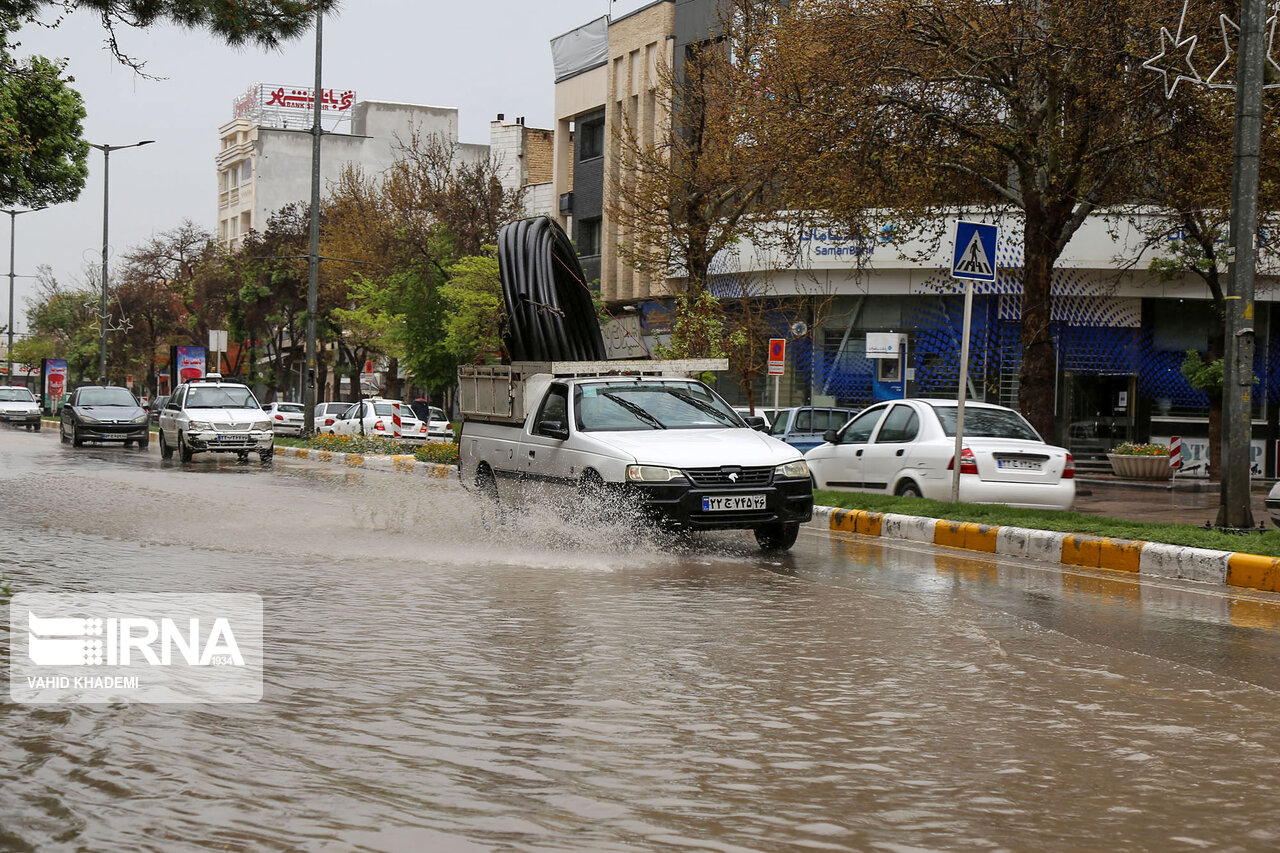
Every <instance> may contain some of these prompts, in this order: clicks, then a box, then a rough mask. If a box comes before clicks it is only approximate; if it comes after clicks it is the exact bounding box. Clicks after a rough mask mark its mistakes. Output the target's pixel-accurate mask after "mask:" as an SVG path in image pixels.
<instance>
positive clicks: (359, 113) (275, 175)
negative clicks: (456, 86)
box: [216, 83, 489, 249]
mask: <svg viewBox="0 0 1280 853" xmlns="http://www.w3.org/2000/svg"><path fill="white" fill-rule="evenodd" d="M313 103H314V102H313V101H312V98H311V90H310V89H307V88H300V87H286V86H273V85H268V84H261V83H259V84H257V85H255V86H253V87H251V88H250V89H249V91H248V92H246V93H245V95H243V96H241V97H240V98H238V99H236V102H235V113H236V115H235V117H234V118H232V119H231V120H230V121H229V122H227V123H226V124H224V125H222V127H220V128H219V129H218V136H219V139H220V145H219V151H218V155H217V157H216V167H217V175H218V215H217V219H218V232H217V233H218V242H219V243H220V244H221V245H223V246H225V247H227V248H229V249H236V248H238V247H239V245H240V243H241V242H242V241H243V239H244V237H245V235H247V234H248V233H249V231H251V230H262V229H263V228H265V227H266V224H267V221H268V220H269V219H270V217H271V215H272V214H273V213H275V212H276V211H278V210H280V209H281V208H282V207H284V206H286V205H288V204H292V203H294V202H304V203H306V202H308V201H309V200H310V198H311V149H312V138H311V133H310V128H311V125H312V122H313V121H314V119H313V112H312V109H313V107H312V104H313ZM322 103H323V110H322V116H323V117H322V129H323V131H324V135H323V137H322V142H321V156H320V180H321V192H322V193H324V192H325V188H326V187H327V186H328V185H329V184H330V183H332V182H333V181H335V180H337V179H338V177H339V175H341V174H342V171H343V170H344V169H346V168H347V167H348V166H351V165H356V166H359V167H361V168H362V169H364V170H365V171H366V172H369V173H372V174H377V173H380V172H382V171H385V170H386V169H387V168H389V167H390V166H391V165H392V163H394V162H395V160H396V158H397V153H398V151H399V150H400V147H401V146H402V145H405V144H408V142H409V140H410V138H411V137H412V136H413V135H414V134H417V135H418V136H419V137H428V136H431V135H433V134H435V135H439V136H440V137H442V138H444V139H446V140H448V141H449V142H451V143H453V144H455V145H457V151H458V156H459V157H461V158H463V159H464V160H470V161H475V160H482V159H485V158H487V157H488V156H489V146H488V145H480V144H474V143H462V142H459V141H458V110H457V109H456V108H455V107H432V106H422V105H418V104H400V103H390V102H386V101H358V100H356V98H355V93H354V92H351V91H340V90H325V91H324V92H323V102H322Z"/></svg>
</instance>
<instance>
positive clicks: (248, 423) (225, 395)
mask: <svg viewBox="0 0 1280 853" xmlns="http://www.w3.org/2000/svg"><path fill="white" fill-rule="evenodd" d="M158 438H159V440H160V456H161V457H162V458H164V459H172V458H173V454H174V451H177V452H178V454H179V456H180V458H181V459H182V461H183V462H190V461H191V457H192V456H193V455H195V454H196V453H234V454H236V455H237V456H239V457H240V461H242V462H243V461H244V460H245V459H247V458H248V457H249V454H250V453H257V454H258V457H259V458H260V459H261V460H262V461H263V462H266V461H268V460H270V459H271V456H272V454H273V452H274V444H273V441H274V439H275V433H274V432H272V430H271V421H270V420H268V419H267V416H266V414H265V413H264V412H263V411H262V407H261V406H259V405H258V401H257V399H256V398H255V397H254V396H253V392H252V391H250V390H249V388H248V387H247V386H245V385H241V384H240V383H239V382H224V381H223V379H222V376H221V375H219V374H217V373H208V374H205V376H203V377H201V378H199V379H193V380H190V381H188V382H184V383H183V384H182V385H180V386H178V390H176V391H174V392H173V396H171V397H170V398H169V402H168V403H166V404H165V407H164V410H163V411H161V412H160V432H159V435H158Z"/></svg>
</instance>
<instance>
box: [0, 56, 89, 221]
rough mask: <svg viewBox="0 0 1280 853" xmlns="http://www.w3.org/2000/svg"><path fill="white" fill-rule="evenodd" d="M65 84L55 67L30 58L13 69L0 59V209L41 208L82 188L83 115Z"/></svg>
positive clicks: (59, 68) (71, 197) (84, 169)
mask: <svg viewBox="0 0 1280 853" xmlns="http://www.w3.org/2000/svg"><path fill="white" fill-rule="evenodd" d="M69 82H70V81H69V79H64V78H63V76H62V65H60V64H59V63H56V62H53V61H51V60H48V59H44V58H43V57H39V56H36V57H31V58H29V59H26V60H23V61H22V62H20V63H16V64H15V63H13V62H11V61H9V59H8V54H7V53H3V54H0V204H3V205H23V206H25V207H31V208H36V207H46V206H48V205H51V204H57V203H59V202H64V201H72V200H74V199H75V198H76V197H77V196H78V195H80V190H81V189H83V188H84V182H85V179H86V178H87V177H88V174H89V168H88V166H87V164H86V159H87V157H88V153H89V143H87V142H85V141H84V140H83V139H81V138H80V135H81V133H82V132H83V128H82V125H81V122H82V121H83V119H84V117H85V110H84V103H83V101H82V100H81V98H80V93H79V92H77V91H75V90H74V89H72V88H71V87H70V86H69V85H68V83H69Z"/></svg>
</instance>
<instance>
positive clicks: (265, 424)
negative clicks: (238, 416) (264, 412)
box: [249, 421, 271, 430]
mask: <svg viewBox="0 0 1280 853" xmlns="http://www.w3.org/2000/svg"><path fill="white" fill-rule="evenodd" d="M249 429H257V430H263V429H271V421H254V422H253V426H251V427H249Z"/></svg>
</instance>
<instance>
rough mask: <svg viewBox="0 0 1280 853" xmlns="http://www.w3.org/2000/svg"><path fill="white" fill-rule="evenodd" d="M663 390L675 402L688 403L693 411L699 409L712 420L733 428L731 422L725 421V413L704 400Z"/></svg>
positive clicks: (670, 389) (671, 390) (675, 391)
mask: <svg viewBox="0 0 1280 853" xmlns="http://www.w3.org/2000/svg"><path fill="white" fill-rule="evenodd" d="M665 390H666V392H667V393H668V394H670V395H671V396H672V397H675V398H676V399H677V400H679V401H681V402H682V403H688V404H689V405H690V406H693V407H694V408H695V409H700V410H702V411H704V412H706V413H707V414H708V415H711V416H712V417H713V418H715V419H716V420H718V421H720V422H721V423H722V424H724V425H725V426H733V422H732V421H729V420H727V419H726V417H725V413H724V412H722V411H720V410H719V409H717V408H716V407H715V406H713V405H711V404H710V403H708V402H706V401H704V400H699V399H698V398H697V397H694V396H693V395H691V394H687V393H685V392H684V391H677V390H675V389H674V388H667V389H665Z"/></svg>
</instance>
